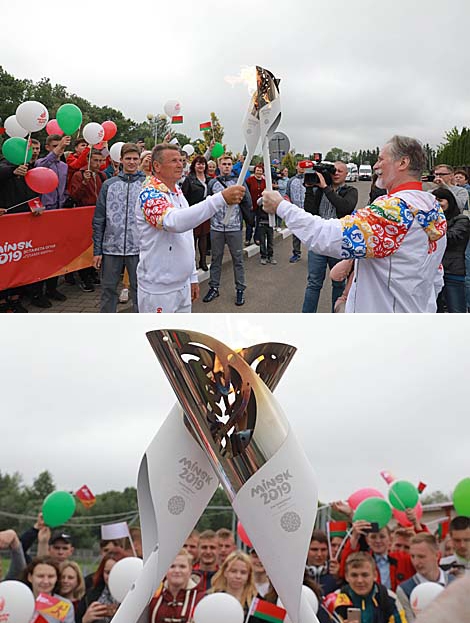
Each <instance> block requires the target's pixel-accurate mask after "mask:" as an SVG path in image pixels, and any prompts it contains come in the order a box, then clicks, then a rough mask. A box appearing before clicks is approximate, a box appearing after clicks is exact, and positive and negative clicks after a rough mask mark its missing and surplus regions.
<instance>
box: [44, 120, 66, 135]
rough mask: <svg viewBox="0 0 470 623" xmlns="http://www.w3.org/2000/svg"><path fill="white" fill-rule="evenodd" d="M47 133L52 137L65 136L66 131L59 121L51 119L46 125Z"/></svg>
mask: <svg viewBox="0 0 470 623" xmlns="http://www.w3.org/2000/svg"><path fill="white" fill-rule="evenodd" d="M46 132H47V133H48V135H49V136H50V135H51V134H58V135H59V136H63V135H64V131H63V130H61V128H60V125H59V124H58V123H57V119H51V120H50V121H48V123H47V125H46Z"/></svg>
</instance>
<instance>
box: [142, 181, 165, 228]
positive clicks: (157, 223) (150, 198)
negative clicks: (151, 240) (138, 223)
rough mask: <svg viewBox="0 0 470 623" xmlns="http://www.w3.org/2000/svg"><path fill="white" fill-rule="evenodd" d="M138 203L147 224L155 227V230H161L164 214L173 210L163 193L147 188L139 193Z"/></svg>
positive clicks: (150, 187)
mask: <svg viewBox="0 0 470 623" xmlns="http://www.w3.org/2000/svg"><path fill="white" fill-rule="evenodd" d="M139 201H140V207H141V210H142V212H143V213H144V217H145V220H146V221H147V223H148V224H149V225H152V226H153V227H156V229H163V218H164V216H165V214H166V213H167V212H168V210H171V209H172V208H174V205H173V204H172V203H171V202H170V201H168V199H167V197H166V195H165V193H164V192H162V191H161V190H158V189H157V188H154V187H152V186H148V187H147V188H143V190H142V191H141V193H140V196H139Z"/></svg>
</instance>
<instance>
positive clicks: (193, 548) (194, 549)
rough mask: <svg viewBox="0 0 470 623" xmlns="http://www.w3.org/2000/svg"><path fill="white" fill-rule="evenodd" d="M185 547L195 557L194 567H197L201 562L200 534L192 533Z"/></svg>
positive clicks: (194, 531)
mask: <svg viewBox="0 0 470 623" xmlns="http://www.w3.org/2000/svg"><path fill="white" fill-rule="evenodd" d="M183 547H184V549H185V550H187V551H188V552H189V553H190V554H191V556H192V557H193V566H194V565H197V563H198V561H199V551H198V550H199V532H198V531H197V530H192V531H191V533H190V535H189V536H188V538H187V539H186V541H185V542H184V545H183Z"/></svg>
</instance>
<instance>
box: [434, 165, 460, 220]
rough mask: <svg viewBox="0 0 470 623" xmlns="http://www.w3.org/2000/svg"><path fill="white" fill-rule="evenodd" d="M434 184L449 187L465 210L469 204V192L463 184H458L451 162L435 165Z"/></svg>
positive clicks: (439, 186)
mask: <svg viewBox="0 0 470 623" xmlns="http://www.w3.org/2000/svg"><path fill="white" fill-rule="evenodd" d="M434 184H436V186H437V187H438V188H447V189H448V190H450V192H451V193H452V194H453V195H454V197H455V200H456V201H457V205H458V206H459V210H460V211H461V212H463V211H464V210H465V209H466V208H467V204H468V192H467V190H466V189H465V188H463V186H457V185H456V183H455V178H454V169H453V168H452V167H451V166H450V165H449V164H436V166H435V167H434Z"/></svg>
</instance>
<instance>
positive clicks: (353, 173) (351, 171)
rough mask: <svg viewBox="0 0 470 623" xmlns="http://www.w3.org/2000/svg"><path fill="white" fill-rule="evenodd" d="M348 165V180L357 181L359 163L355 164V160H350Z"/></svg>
mask: <svg viewBox="0 0 470 623" xmlns="http://www.w3.org/2000/svg"><path fill="white" fill-rule="evenodd" d="M346 166H347V167H348V174H347V175H346V181H347V182H357V176H358V171H357V165H356V164H354V162H349V163H348V164H347V165H346Z"/></svg>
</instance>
